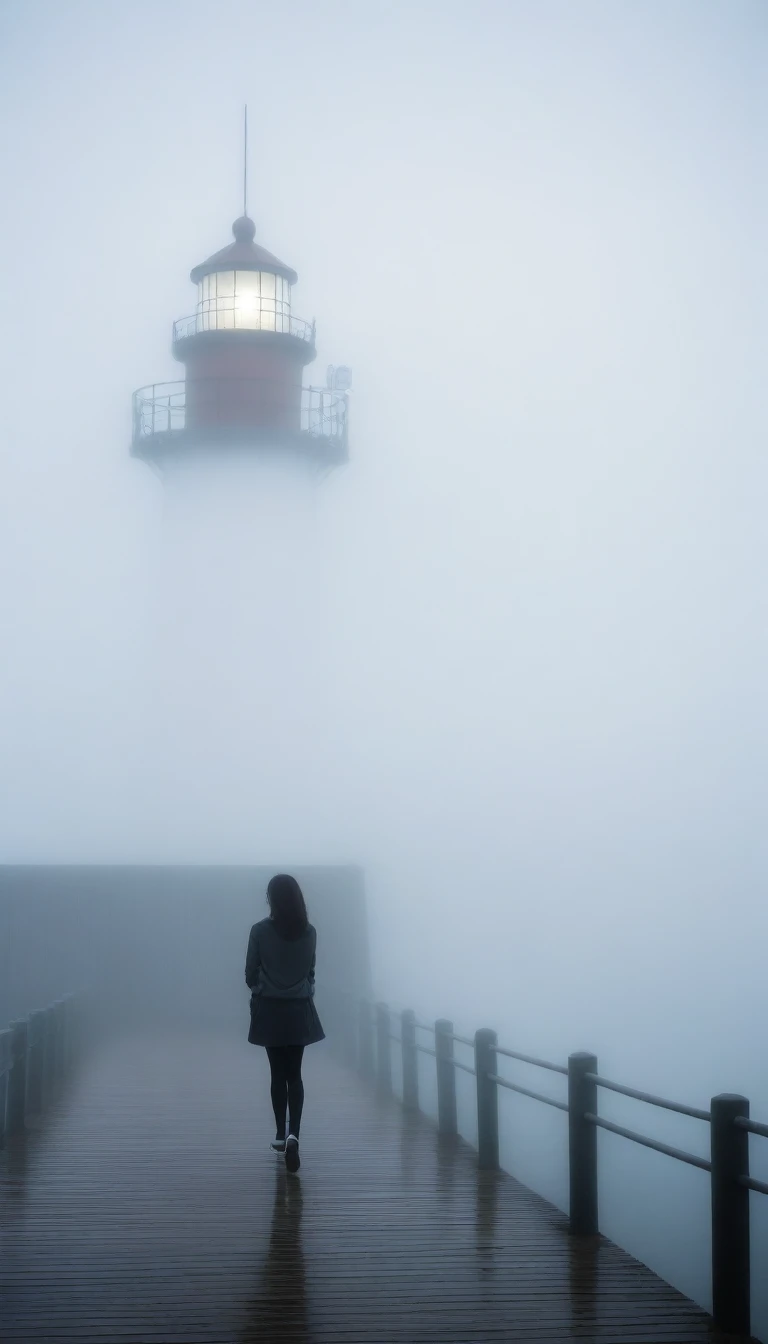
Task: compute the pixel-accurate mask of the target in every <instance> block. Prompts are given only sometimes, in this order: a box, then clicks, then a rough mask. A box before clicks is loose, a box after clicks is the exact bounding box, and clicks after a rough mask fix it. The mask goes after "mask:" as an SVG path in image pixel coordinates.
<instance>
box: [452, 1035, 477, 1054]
mask: <svg viewBox="0 0 768 1344" xmlns="http://www.w3.org/2000/svg"><path fill="white" fill-rule="evenodd" d="M451 1040H452V1041H458V1042H459V1045H468V1046H469V1047H470V1049H472V1050H474V1048H475V1042H474V1041H473V1040H472V1039H471V1038H470V1037H469V1036H459V1035H457V1033H456V1032H455V1031H453V1032H451Z"/></svg>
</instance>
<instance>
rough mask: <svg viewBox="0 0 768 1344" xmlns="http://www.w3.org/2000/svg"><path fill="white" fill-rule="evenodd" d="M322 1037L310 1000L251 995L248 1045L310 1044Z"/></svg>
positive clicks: (313, 1005)
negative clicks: (267, 997) (266, 997)
mask: <svg viewBox="0 0 768 1344" xmlns="http://www.w3.org/2000/svg"><path fill="white" fill-rule="evenodd" d="M324 1039H325V1032H324V1031H323V1028H322V1026H321V1024H320V1018H319V1017H318V1015H317V1009H316V1008H315V1004H314V1000H312V999H265V998H263V996H262V995H261V994H252V995H251V1029H250V1031H249V1032H248V1040H249V1041H250V1043H251V1045H314V1044H315V1042H316V1041H322V1040H324Z"/></svg>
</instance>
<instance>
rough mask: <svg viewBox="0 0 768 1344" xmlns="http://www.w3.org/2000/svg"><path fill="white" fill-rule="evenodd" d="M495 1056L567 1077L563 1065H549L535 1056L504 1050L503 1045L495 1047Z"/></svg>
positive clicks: (545, 1060) (546, 1060)
mask: <svg viewBox="0 0 768 1344" xmlns="http://www.w3.org/2000/svg"><path fill="white" fill-rule="evenodd" d="M496 1054H497V1055H506V1057H507V1059H519V1060H521V1061H522V1063H523V1064H535V1066H536V1068H537V1069H550V1070H551V1071H552V1073H564V1074H565V1076H566V1078H567V1077H568V1069H567V1068H566V1066H565V1064H551V1063H550V1061H549V1060H548V1059H537V1058H536V1056H535V1055H521V1054H520V1051H519V1050H506V1049H505V1048H504V1046H503V1045H497V1046H496Z"/></svg>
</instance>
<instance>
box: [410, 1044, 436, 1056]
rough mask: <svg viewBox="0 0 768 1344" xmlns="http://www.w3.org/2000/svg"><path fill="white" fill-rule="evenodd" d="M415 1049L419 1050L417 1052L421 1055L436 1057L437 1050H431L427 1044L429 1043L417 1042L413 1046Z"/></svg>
mask: <svg viewBox="0 0 768 1344" xmlns="http://www.w3.org/2000/svg"><path fill="white" fill-rule="evenodd" d="M415 1049H416V1050H418V1051H419V1054H422V1055H431V1056H432V1058H433V1059H437V1051H436V1050H433V1049H432V1047H431V1046H429V1045H418V1044H417V1045H416V1047H415Z"/></svg>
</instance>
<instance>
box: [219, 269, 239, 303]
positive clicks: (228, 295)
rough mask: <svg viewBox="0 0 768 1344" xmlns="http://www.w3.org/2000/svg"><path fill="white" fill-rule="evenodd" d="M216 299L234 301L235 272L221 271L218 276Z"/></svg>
mask: <svg viewBox="0 0 768 1344" xmlns="http://www.w3.org/2000/svg"><path fill="white" fill-rule="evenodd" d="M215 278H216V297H217V298H218V299H233V298H234V297H235V272H234V271H219V272H218V274H217V275H216V277H215Z"/></svg>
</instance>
